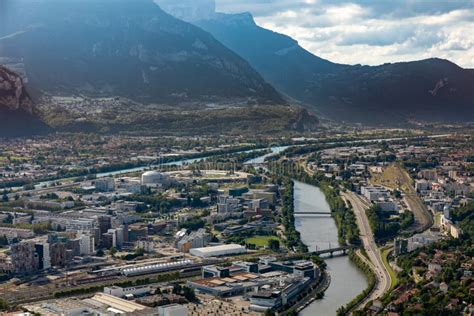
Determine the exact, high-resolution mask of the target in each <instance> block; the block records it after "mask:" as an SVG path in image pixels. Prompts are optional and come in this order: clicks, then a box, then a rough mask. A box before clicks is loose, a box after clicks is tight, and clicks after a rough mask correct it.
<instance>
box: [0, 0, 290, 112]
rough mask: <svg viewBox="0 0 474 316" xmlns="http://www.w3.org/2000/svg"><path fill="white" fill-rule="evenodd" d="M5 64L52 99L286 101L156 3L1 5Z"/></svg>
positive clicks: (11, 0) (22, 1) (76, 0)
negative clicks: (16, 68) (17, 69)
mask: <svg viewBox="0 0 474 316" xmlns="http://www.w3.org/2000/svg"><path fill="white" fill-rule="evenodd" d="M2 58H3V59H5V60H6V59H8V60H10V61H11V62H12V63H14V64H15V65H21V66H22V68H23V71H24V72H25V73H26V75H27V78H28V86H30V87H32V89H34V91H35V93H36V91H39V92H41V93H43V94H44V93H45V94H47V95H61V96H69V95H83V96H84V95H86V96H90V97H103V96H121V97H126V98H130V99H133V100H140V101H141V102H153V103H185V102H195V101H204V102H215V101H220V100H226V101H228V100H234V101H236V102H240V103H243V104H245V103H249V102H250V103H252V104H253V103H260V104H276V103H278V104H281V103H285V101H284V100H283V98H282V97H281V96H280V94H279V93H278V92H276V90H275V89H274V88H273V87H272V86H270V85H269V84H268V83H266V82H265V80H263V78H262V77H261V76H260V75H259V74H258V73H257V72H256V71H255V70H254V69H253V68H252V67H251V66H250V65H249V63H248V62H247V61H245V60H244V59H242V58H241V57H240V56H238V55H237V54H236V53H234V52H233V51H231V50H230V49H228V48H226V47H225V46H224V45H222V44H221V43H220V42H218V41H217V40H216V39H215V38H214V37H213V36H212V35H210V34H209V33H207V32H205V31H203V30H201V29H200V28H198V27H196V26H194V25H191V24H188V23H186V22H184V21H181V20H178V19H176V18H174V17H172V16H170V15H169V14H167V13H165V12H164V11H163V10H161V9H160V7H159V6H157V5H156V4H154V3H153V2H152V1H151V0H134V1H129V0H100V1H97V0H68V1H64V0H35V1H33V0H3V1H2V3H1V6H0V60H1V59H2Z"/></svg>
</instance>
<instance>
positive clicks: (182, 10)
mask: <svg viewBox="0 0 474 316" xmlns="http://www.w3.org/2000/svg"><path fill="white" fill-rule="evenodd" d="M155 3H156V4H157V5H159V6H160V7H161V8H162V9H163V10H164V11H165V12H167V13H169V14H171V15H172V16H174V17H176V18H178V19H181V20H184V21H188V22H191V21H198V20H209V19H212V18H213V17H214V16H215V14H216V2H215V0H179V1H176V0H155Z"/></svg>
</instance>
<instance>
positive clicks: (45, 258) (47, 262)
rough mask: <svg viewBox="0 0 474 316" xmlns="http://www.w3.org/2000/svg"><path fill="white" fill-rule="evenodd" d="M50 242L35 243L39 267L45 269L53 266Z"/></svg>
mask: <svg viewBox="0 0 474 316" xmlns="http://www.w3.org/2000/svg"><path fill="white" fill-rule="evenodd" d="M49 246H50V245H49V244H48V243H46V242H45V243H37V244H35V252H36V256H37V258H38V269H39V270H45V269H49V268H51V256H50V253H49Z"/></svg>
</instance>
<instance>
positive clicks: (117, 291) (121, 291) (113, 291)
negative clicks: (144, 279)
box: [104, 285, 151, 298]
mask: <svg viewBox="0 0 474 316" xmlns="http://www.w3.org/2000/svg"><path fill="white" fill-rule="evenodd" d="M150 292H151V287H150V286H149V285H143V286H133V287H120V286H110V287H104V293H105V294H109V295H112V296H115V297H120V298H123V297H126V296H130V295H133V296H141V295H145V294H148V293H150Z"/></svg>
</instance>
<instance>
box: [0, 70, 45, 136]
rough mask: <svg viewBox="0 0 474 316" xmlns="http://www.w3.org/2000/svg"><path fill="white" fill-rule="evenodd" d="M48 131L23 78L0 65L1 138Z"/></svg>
mask: <svg viewBox="0 0 474 316" xmlns="http://www.w3.org/2000/svg"><path fill="white" fill-rule="evenodd" d="M48 131H49V127H48V126H47V125H46V124H44V123H43V122H42V121H41V119H39V117H38V112H37V110H36V109H35V107H34V104H33V101H32V100H31V98H30V96H29V95H28V92H27V91H26V88H25V86H24V84H23V80H22V79H21V77H20V76H19V75H18V74H16V73H15V72H13V71H11V70H9V69H8V68H6V67H4V66H2V65H0V137H17V136H31V135H36V134H42V133H45V132H48Z"/></svg>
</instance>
